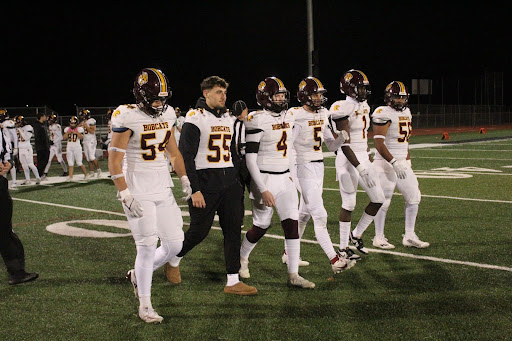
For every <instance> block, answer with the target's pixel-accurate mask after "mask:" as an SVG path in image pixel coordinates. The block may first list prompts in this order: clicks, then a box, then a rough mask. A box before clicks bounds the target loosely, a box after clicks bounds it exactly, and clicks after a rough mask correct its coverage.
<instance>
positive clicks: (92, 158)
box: [78, 109, 101, 178]
mask: <svg viewBox="0 0 512 341" xmlns="http://www.w3.org/2000/svg"><path fill="white" fill-rule="evenodd" d="M78 120H79V121H80V127H82V128H83V129H84V137H83V141H82V144H83V148H84V154H85V159H86V160H87V162H88V163H89V173H90V174H89V176H93V175H94V171H95V170H96V177H97V178H99V177H100V176H101V169H100V165H99V163H98V159H97V158H96V146H97V145H98V140H97V139H96V120H95V119H94V118H92V117H91V112H90V111H89V110H87V109H84V110H82V111H81V112H80V114H79V116H78Z"/></svg>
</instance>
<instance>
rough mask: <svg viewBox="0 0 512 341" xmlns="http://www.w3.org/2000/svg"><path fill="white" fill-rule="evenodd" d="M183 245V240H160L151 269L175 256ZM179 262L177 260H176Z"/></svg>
mask: <svg viewBox="0 0 512 341" xmlns="http://www.w3.org/2000/svg"><path fill="white" fill-rule="evenodd" d="M182 246H183V241H181V240H178V241H166V240H160V246H159V247H158V248H157V249H156V251H155V261H154V263H153V271H155V270H156V269H158V268H159V267H161V266H162V265H164V264H165V263H167V262H169V261H170V260H171V259H173V258H175V257H174V256H176V255H177V254H178V253H179V252H180V251H181V248H182ZM178 264H179V262H178Z"/></svg>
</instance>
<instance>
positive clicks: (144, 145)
mask: <svg viewBox="0 0 512 341" xmlns="http://www.w3.org/2000/svg"><path fill="white" fill-rule="evenodd" d="M170 137H171V131H170V130H167V133H165V137H164V140H163V141H162V142H160V143H154V144H148V142H147V141H148V140H153V139H156V133H147V134H142V135H141V136H140V149H142V150H145V151H148V153H142V158H143V159H144V160H146V161H153V160H154V159H156V152H157V151H159V152H163V151H164V150H165V147H166V146H167V143H168V142H169V138H170Z"/></svg>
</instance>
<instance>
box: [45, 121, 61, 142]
mask: <svg viewBox="0 0 512 341" xmlns="http://www.w3.org/2000/svg"><path fill="white" fill-rule="evenodd" d="M48 130H49V131H50V140H52V142H53V143H54V144H58V143H59V142H61V141H62V128H61V127H60V124H58V123H54V124H52V125H50V126H49V127H48Z"/></svg>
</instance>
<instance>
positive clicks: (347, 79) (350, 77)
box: [345, 72, 354, 83]
mask: <svg viewBox="0 0 512 341" xmlns="http://www.w3.org/2000/svg"><path fill="white" fill-rule="evenodd" d="M353 77H354V76H353V75H352V73H351V72H349V73H347V74H346V75H345V82H347V83H348V82H350V80H351V79H352V78H353Z"/></svg>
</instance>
